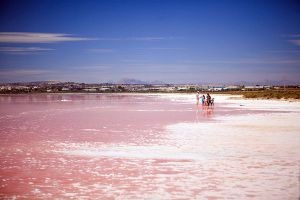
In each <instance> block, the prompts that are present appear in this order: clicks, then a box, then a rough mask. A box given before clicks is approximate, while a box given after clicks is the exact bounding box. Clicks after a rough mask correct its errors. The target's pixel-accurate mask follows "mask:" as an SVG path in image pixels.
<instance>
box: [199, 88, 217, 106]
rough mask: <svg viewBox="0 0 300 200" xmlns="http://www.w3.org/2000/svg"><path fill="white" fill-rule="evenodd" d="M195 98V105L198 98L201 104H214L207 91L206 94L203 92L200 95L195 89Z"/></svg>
mask: <svg viewBox="0 0 300 200" xmlns="http://www.w3.org/2000/svg"><path fill="white" fill-rule="evenodd" d="M196 100H197V105H199V103H200V100H201V103H202V106H213V105H214V98H211V96H210V94H209V93H207V95H206V97H205V95H204V94H203V95H202V96H201V95H200V92H199V91H197V94H196Z"/></svg>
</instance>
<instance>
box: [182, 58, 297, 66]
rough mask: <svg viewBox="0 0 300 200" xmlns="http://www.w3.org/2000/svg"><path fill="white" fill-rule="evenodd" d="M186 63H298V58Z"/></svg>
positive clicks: (188, 62) (189, 62) (190, 62)
mask: <svg viewBox="0 0 300 200" xmlns="http://www.w3.org/2000/svg"><path fill="white" fill-rule="evenodd" d="M185 63H187V64H195V65H197V64H300V60H299V59H284V60H283V59H282V60H281V59H278V60H272V59H244V60H243V59H241V60H207V61H199V62H192V61H186V62H185Z"/></svg>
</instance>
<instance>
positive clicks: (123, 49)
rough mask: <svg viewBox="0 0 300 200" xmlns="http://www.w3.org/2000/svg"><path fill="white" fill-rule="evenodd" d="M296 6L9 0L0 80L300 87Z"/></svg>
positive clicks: (4, 6)
mask: <svg viewBox="0 0 300 200" xmlns="http://www.w3.org/2000/svg"><path fill="white" fill-rule="evenodd" d="M299 19H300V3H299V2H297V1H284V0H282V1H192V0H187V1H181V0H173V1H171V0H164V1H163V0H161V1H160V0H152V1H146V0H111V1H108V0H107V1H55V0H54V1H48V0H44V1H14V0H10V1H5V0H4V1H1V5H0V24H1V26H0V82H22V81H25V82H30V81H44V80H57V81H74V82H85V83H99V82H102V83H103V82H118V81H119V80H121V79H124V78H130V79H137V80H142V81H146V82H155V81H156V82H157V81H158V82H159V81H161V82H164V83H175V84H176V83H224V84H226V83H235V82H241V81H245V82H264V81H270V82H272V81H273V82H286V83H297V84H300V79H299V77H300V20H299Z"/></svg>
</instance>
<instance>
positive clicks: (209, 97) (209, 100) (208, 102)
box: [206, 93, 211, 106]
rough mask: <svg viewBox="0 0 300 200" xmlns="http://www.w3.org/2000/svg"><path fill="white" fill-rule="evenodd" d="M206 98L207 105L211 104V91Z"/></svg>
mask: <svg viewBox="0 0 300 200" xmlns="http://www.w3.org/2000/svg"><path fill="white" fill-rule="evenodd" d="M206 99H207V106H209V105H210V104H211V96H210V95H209V93H207V95H206Z"/></svg>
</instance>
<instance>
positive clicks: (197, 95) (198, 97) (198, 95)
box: [196, 91, 200, 106]
mask: <svg viewBox="0 0 300 200" xmlns="http://www.w3.org/2000/svg"><path fill="white" fill-rule="evenodd" d="M196 100H197V106H198V105H199V100H200V94H199V91H197V94H196Z"/></svg>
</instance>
